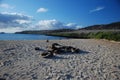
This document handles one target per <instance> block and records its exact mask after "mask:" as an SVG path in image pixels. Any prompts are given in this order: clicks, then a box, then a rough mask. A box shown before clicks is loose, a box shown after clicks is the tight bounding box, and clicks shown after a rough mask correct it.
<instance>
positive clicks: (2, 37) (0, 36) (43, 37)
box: [0, 33, 67, 40]
mask: <svg viewBox="0 0 120 80" xmlns="http://www.w3.org/2000/svg"><path fill="white" fill-rule="evenodd" d="M47 39H49V40H58V39H67V38H65V37H56V36H46V35H35V34H11V33H9V34H8V33H7V34H0V40H47Z"/></svg>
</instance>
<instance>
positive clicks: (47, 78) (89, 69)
mask: <svg viewBox="0 0 120 80" xmlns="http://www.w3.org/2000/svg"><path fill="white" fill-rule="evenodd" d="M53 43H59V44H61V45H64V46H73V47H76V48H79V49H80V52H79V53H61V54H55V55H54V56H53V57H51V58H43V57H42V56H41V53H43V51H45V50H47V48H48V46H49V45H52V44H53ZM35 47H39V48H40V49H41V50H39V51H37V50H35ZM119 75H120V43H119V42H114V41H107V40H97V39H63V40H49V42H46V40H0V78H3V79H6V80H120V76H119Z"/></svg>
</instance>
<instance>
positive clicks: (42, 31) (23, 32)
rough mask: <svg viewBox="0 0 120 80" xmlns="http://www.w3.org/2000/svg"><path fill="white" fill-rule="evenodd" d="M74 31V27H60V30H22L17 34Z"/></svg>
mask: <svg viewBox="0 0 120 80" xmlns="http://www.w3.org/2000/svg"><path fill="white" fill-rule="evenodd" d="M71 31H74V30H73V29H58V30H29V31H22V32H16V34H18V33H20V34H47V33H58V32H71Z"/></svg>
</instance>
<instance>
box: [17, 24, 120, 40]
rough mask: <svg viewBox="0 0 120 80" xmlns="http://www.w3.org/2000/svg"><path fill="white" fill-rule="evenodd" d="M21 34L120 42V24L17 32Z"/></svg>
mask: <svg viewBox="0 0 120 80" xmlns="http://www.w3.org/2000/svg"><path fill="white" fill-rule="evenodd" d="M16 33H21V34H43V35H49V36H61V37H68V38H80V39H91V38H95V39H107V40H114V41H120V22H114V23H110V24H100V25H93V26H88V27H85V28H80V29H77V30H73V29H58V30H38V31H22V32H16Z"/></svg>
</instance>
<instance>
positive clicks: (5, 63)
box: [3, 60, 12, 66]
mask: <svg viewBox="0 0 120 80" xmlns="http://www.w3.org/2000/svg"><path fill="white" fill-rule="evenodd" d="M3 64H4V66H10V65H11V64H12V61H11V60H8V61H5V62H4V63H3Z"/></svg>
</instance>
